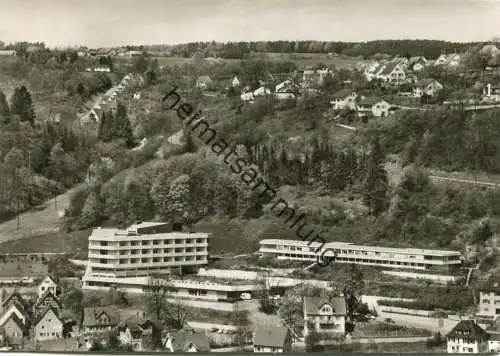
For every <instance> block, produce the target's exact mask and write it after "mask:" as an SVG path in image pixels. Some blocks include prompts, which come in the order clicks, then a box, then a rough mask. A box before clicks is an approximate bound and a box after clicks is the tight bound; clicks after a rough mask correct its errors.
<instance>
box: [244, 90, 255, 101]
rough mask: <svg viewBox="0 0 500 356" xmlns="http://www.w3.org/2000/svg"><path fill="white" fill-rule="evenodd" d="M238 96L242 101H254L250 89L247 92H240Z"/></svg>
mask: <svg viewBox="0 0 500 356" xmlns="http://www.w3.org/2000/svg"><path fill="white" fill-rule="evenodd" d="M240 98H241V100H243V101H254V100H255V98H254V95H253V93H252V92H251V91H250V92H248V93H242V94H241V95H240Z"/></svg>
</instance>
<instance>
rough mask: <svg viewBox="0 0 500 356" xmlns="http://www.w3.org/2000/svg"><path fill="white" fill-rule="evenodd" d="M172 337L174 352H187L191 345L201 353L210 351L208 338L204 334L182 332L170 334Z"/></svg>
mask: <svg viewBox="0 0 500 356" xmlns="http://www.w3.org/2000/svg"><path fill="white" fill-rule="evenodd" d="M170 337H171V339H172V341H171V342H172V348H173V351H174V352H185V351H187V350H188V349H189V347H190V346H191V345H193V346H194V347H196V349H197V350H198V351H201V352H204V351H210V345H209V343H208V338H207V336H206V335H205V333H203V332H199V331H184V330H180V331H176V332H173V333H170Z"/></svg>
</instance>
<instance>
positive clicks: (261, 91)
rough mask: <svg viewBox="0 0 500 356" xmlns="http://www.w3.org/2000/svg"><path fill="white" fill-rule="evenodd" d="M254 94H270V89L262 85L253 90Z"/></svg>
mask: <svg viewBox="0 0 500 356" xmlns="http://www.w3.org/2000/svg"><path fill="white" fill-rule="evenodd" d="M253 95H254V96H266V95H271V91H270V90H269V89H267V88H266V87H264V86H262V87H260V88H258V89H256V90H254V92H253Z"/></svg>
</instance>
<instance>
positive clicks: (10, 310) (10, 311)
mask: <svg viewBox="0 0 500 356" xmlns="http://www.w3.org/2000/svg"><path fill="white" fill-rule="evenodd" d="M11 315H15V316H16V317H17V318H18V319H19V320H21V322H22V323H23V324H24V325H27V323H28V318H29V315H28V313H27V312H26V310H25V309H23V308H22V307H20V306H19V305H18V304H11V305H10V306H9V307H7V308H5V309H3V312H2V314H1V315H0V325H3V324H4V323H5V322H6V321H7V320H8V319H9V318H10V316H11Z"/></svg>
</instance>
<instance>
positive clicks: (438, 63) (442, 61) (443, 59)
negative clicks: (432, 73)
mask: <svg viewBox="0 0 500 356" xmlns="http://www.w3.org/2000/svg"><path fill="white" fill-rule="evenodd" d="M446 62H448V57H447V56H446V54H442V55H440V56H439V57H438V58H437V59H436V60H435V61H434V65H435V66H441V65H444V64H446Z"/></svg>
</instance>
